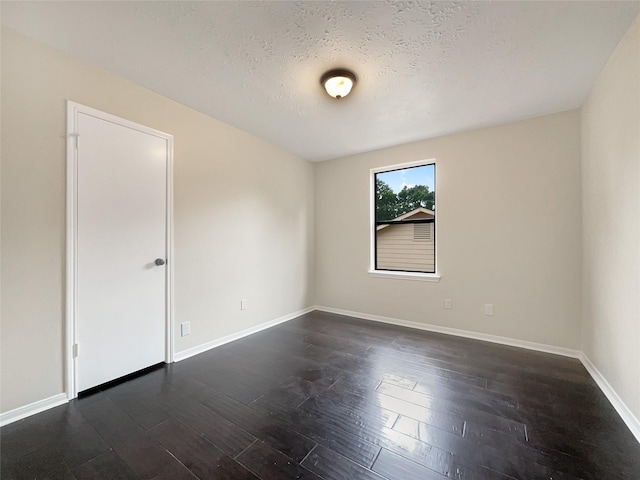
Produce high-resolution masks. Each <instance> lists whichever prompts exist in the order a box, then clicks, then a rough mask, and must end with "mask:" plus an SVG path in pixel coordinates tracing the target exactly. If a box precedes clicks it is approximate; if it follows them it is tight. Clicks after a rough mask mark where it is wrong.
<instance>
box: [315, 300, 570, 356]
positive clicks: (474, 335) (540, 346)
mask: <svg viewBox="0 0 640 480" xmlns="http://www.w3.org/2000/svg"><path fill="white" fill-rule="evenodd" d="M315 309H316V310H319V311H321V312H328V313H336V314H338V315H346V316H348V317H356V318H362V319H364V320H372V321H374V322H381V323H388V324H391V325H399V326H401V327H409V328H415V329H417V330H425V331H427V332H435V333H445V334H447V335H454V336H456V337H464V338H471V339H474V340H482V341H485V342H491V343H499V344H501V345H509V346H512V347H519V348H526V349H527V350H535V351H537V352H544V353H553V354H555V355H562V356H564V357H571V358H580V355H581V354H582V352H580V351H579V350H572V349H570V348H564V347H557V346H555V345H547V344H544V343H535V342H528V341H526V340H518V339H515V338H509V337H500V336H498V335H491V334H488V333H479V332H472V331H470V330H460V329H458V328H450V327H442V326H440V325H431V324H428V323H420V322H412V321H409V320H400V319H398V318H391V317H382V316H380V315H371V314H369V313H360V312H352V311H350V310H342V309H339V308H331V307H323V306H316V307H315Z"/></svg>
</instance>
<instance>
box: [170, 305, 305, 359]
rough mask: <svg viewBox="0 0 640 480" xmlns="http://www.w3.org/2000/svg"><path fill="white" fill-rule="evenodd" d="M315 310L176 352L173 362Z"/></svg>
mask: <svg viewBox="0 0 640 480" xmlns="http://www.w3.org/2000/svg"><path fill="white" fill-rule="evenodd" d="M315 309H316V307H307V308H304V309H302V310H298V311H297V312H293V313H289V314H288V315H284V316H282V317H279V318H276V319H274V320H269V321H268V322H264V323H261V324H260V325H256V326H255V327H251V328H246V329H244V330H241V331H239V332H236V333H232V334H231V335H227V336H226V337H222V338H218V339H216V340H212V341H210V342H207V343H203V344H202V345H198V346H195V347H191V348H188V349H187V350H183V351H181V352H176V353H174V354H173V361H174V362H179V361H181V360H185V359H187V358H189V357H193V356H194V355H198V354H199V353H203V352H206V351H207V350H211V349H212V348H216V347H219V346H220V345H224V344H225V343H229V342H233V341H234V340H239V339H241V338H243V337H246V336H248V335H253V334H254V333H258V332H260V331H262V330H266V329H267V328H271V327H274V326H276V325H278V324H280V323H284V322H288V321H289V320H293V319H294V318H296V317H299V316H300V315H304V314H305V313H309V312H312V311H313V310H315Z"/></svg>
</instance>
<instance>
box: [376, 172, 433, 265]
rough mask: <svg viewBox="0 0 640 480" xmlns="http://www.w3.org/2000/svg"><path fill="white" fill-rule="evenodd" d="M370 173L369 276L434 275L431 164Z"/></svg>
mask: <svg viewBox="0 0 640 480" xmlns="http://www.w3.org/2000/svg"><path fill="white" fill-rule="evenodd" d="M371 174H372V185H373V188H372V192H373V199H372V218H373V222H372V223H373V225H372V237H373V238H372V242H371V245H372V259H371V260H372V270H373V272H372V273H393V272H396V273H404V274H409V275H411V276H416V274H418V276H420V275H419V274H435V273H436V234H435V228H436V190H435V179H436V165H435V163H434V162H433V160H431V161H429V162H417V163H412V164H405V165H396V166H392V167H387V168H385V169H375V170H372V171H371ZM424 276H425V277H427V276H429V275H424ZM430 276H431V277H434V275H430Z"/></svg>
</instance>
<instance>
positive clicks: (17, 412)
mask: <svg viewBox="0 0 640 480" xmlns="http://www.w3.org/2000/svg"><path fill="white" fill-rule="evenodd" d="M68 401H69V399H68V398H67V394H66V393H59V394H57V395H54V396H53V397H49V398H45V399H43V400H38V401H37V402H33V403H30V404H29V405H25V406H23V407H18V408H16V409H14V410H9V411H8V412H5V413H2V414H0V427H4V426H5V425H9V424H10V423H13V422H16V421H18V420H22V419H23V418H26V417H30V416H31V415H35V414H36V413H40V412H44V411H45V410H49V409H50V408H53V407H57V406H59V405H62V404H64V403H67V402H68Z"/></svg>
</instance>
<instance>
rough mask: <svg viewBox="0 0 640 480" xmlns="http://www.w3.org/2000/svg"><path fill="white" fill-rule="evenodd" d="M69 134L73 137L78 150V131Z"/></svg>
mask: <svg viewBox="0 0 640 480" xmlns="http://www.w3.org/2000/svg"><path fill="white" fill-rule="evenodd" d="M69 136H71V137H73V138H74V139H75V145H76V150H78V137H79V136H80V134H79V133H70V134H69Z"/></svg>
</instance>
